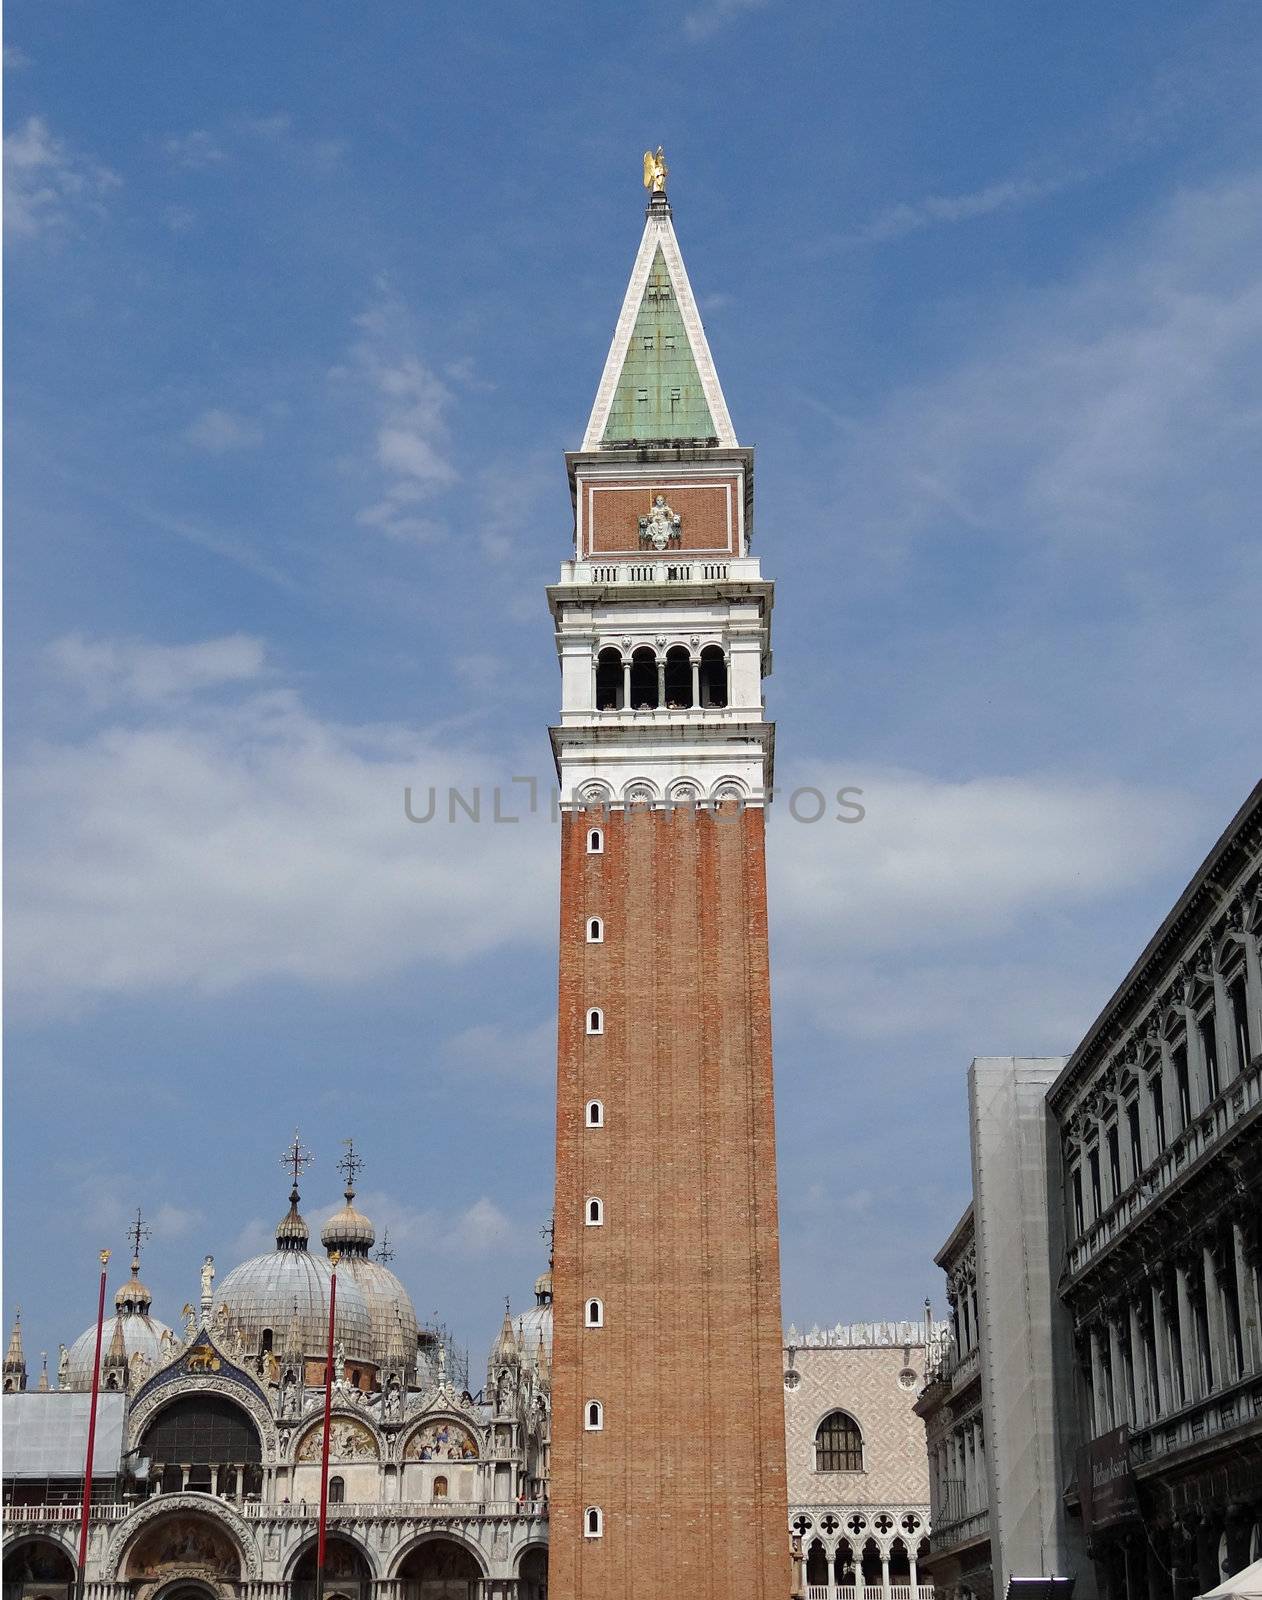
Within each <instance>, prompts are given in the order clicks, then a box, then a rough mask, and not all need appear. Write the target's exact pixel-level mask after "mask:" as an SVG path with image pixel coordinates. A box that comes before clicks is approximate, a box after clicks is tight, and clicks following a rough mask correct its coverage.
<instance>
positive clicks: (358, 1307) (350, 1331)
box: [211, 1186, 376, 1365]
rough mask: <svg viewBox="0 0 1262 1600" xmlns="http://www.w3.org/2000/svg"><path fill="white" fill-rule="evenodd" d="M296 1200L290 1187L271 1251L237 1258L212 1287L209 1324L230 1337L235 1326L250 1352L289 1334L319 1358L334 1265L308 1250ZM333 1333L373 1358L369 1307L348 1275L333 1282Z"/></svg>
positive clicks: (358, 1356)
mask: <svg viewBox="0 0 1262 1600" xmlns="http://www.w3.org/2000/svg"><path fill="white" fill-rule="evenodd" d="M299 1198H300V1197H299V1194H298V1189H297V1186H295V1187H294V1188H293V1189H292V1190H291V1191H290V1195H289V1210H288V1212H287V1213H286V1214H285V1216H283V1217H282V1218H281V1220H280V1222H279V1224H278V1225H277V1228H276V1248H275V1250H269V1251H268V1252H266V1254H264V1255H260V1256H253V1257H251V1258H250V1260H248V1261H243V1262H242V1263H241V1265H240V1266H239V1267H234V1268H233V1269H232V1271H231V1272H229V1273H228V1274H227V1276H226V1277H225V1278H224V1279H223V1281H222V1282H221V1283H220V1284H219V1285H218V1287H217V1288H216V1290H215V1296H214V1300H213V1302H212V1306H211V1322H212V1325H213V1326H214V1327H215V1328H216V1329H217V1328H218V1327H219V1326H221V1325H223V1326H224V1327H225V1329H226V1331H227V1333H228V1334H229V1335H231V1334H232V1332H233V1331H234V1330H238V1331H239V1332H240V1334H241V1342H242V1344H243V1345H244V1347H245V1350H246V1352H247V1353H248V1354H249V1355H250V1356H256V1355H258V1354H259V1353H260V1352H261V1351H263V1350H264V1349H279V1348H281V1347H282V1345H283V1344H286V1345H287V1344H288V1343H289V1341H290V1340H294V1341H297V1342H298V1343H300V1344H301V1354H302V1355H303V1356H306V1357H310V1358H311V1359H313V1360H323V1359H324V1355H325V1352H326V1350H327V1349H328V1338H329V1292H330V1285H331V1283H332V1278H333V1269H332V1267H331V1266H330V1265H329V1263H328V1261H326V1260H325V1259H324V1257H322V1256H313V1255H312V1254H311V1253H310V1251H309V1250H308V1249H307V1241H308V1239H309V1238H310V1231H309V1229H308V1228H307V1224H306V1222H305V1221H304V1220H303V1218H302V1215H301V1213H300V1212H299V1210H298V1200H299ZM334 1338H335V1339H340V1340H341V1341H342V1344H343V1346H344V1348H345V1350H346V1355H347V1359H348V1360H350V1361H362V1362H365V1363H366V1364H368V1365H374V1364H375V1363H376V1355H375V1352H374V1349H373V1338H372V1319H371V1318H370V1316H369V1314H368V1306H367V1304H366V1303H365V1301H364V1297H363V1295H362V1294H361V1293H360V1291H359V1289H358V1287H357V1286H356V1284H355V1281H354V1279H353V1278H352V1279H350V1280H349V1281H348V1280H347V1278H346V1276H345V1275H343V1277H342V1278H341V1280H340V1281H339V1283H338V1286H337V1313H336V1317H335V1319H334Z"/></svg>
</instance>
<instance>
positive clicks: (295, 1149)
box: [280, 1128, 315, 1189]
mask: <svg viewBox="0 0 1262 1600" xmlns="http://www.w3.org/2000/svg"><path fill="white" fill-rule="evenodd" d="M314 1160H315V1157H314V1156H313V1155H312V1154H311V1152H310V1150H307V1149H305V1148H304V1147H303V1144H302V1141H301V1140H300V1139H299V1137H298V1130H297V1128H295V1129H294V1142H293V1143H292V1144H291V1145H289V1146H287V1147H286V1150H285V1153H284V1155H283V1156H281V1158H280V1164H281V1166H282V1167H290V1168H292V1170H293V1178H294V1188H295V1189H296V1188H297V1187H298V1179H299V1178H300V1177H301V1176H302V1174H303V1172H304V1170H305V1169H306V1168H307V1167H309V1166H310V1165H311V1163H312V1162H313V1161H314Z"/></svg>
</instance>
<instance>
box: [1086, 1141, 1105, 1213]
mask: <svg viewBox="0 0 1262 1600" xmlns="http://www.w3.org/2000/svg"><path fill="white" fill-rule="evenodd" d="M1087 1171H1088V1172H1089V1173H1090V1174H1091V1220H1092V1222H1094V1221H1095V1220H1096V1219H1097V1218H1098V1217H1099V1216H1100V1215H1101V1213H1102V1212H1103V1210H1104V1205H1103V1203H1102V1201H1101V1198H1100V1152H1099V1150H1092V1151H1091V1152H1090V1153H1089V1154H1088V1156H1087Z"/></svg>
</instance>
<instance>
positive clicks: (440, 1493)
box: [434, 1478, 447, 1500]
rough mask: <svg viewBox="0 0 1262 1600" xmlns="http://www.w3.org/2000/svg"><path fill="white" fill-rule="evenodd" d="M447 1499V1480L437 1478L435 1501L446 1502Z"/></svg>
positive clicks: (435, 1480) (435, 1481)
mask: <svg viewBox="0 0 1262 1600" xmlns="http://www.w3.org/2000/svg"><path fill="white" fill-rule="evenodd" d="M446 1498H447V1480H446V1478H435V1479H434V1499H435V1500H445V1499H446Z"/></svg>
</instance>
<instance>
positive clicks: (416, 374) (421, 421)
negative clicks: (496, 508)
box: [333, 292, 459, 544]
mask: <svg viewBox="0 0 1262 1600" xmlns="http://www.w3.org/2000/svg"><path fill="white" fill-rule="evenodd" d="M356 326H357V328H358V330H359V338H358V339H357V340H356V341H355V344H354V346H353V347H352V349H351V352H350V356H349V359H348V361H347V362H346V364H345V365H343V366H341V367H338V368H337V369H335V371H334V374H333V376H334V379H335V380H336V381H337V382H338V383H339V384H340V385H341V386H342V387H343V388H345V389H347V390H348V391H349V393H350V394H351V395H352V396H353V398H354V403H355V406H356V409H357V410H362V409H364V408H365V407H366V408H367V409H368V410H369V412H370V414H372V415H373V416H374V419H375V420H374V432H373V440H372V455H373V462H374V464H375V467H376V468H377V469H378V472H377V490H376V495H375V498H374V499H373V501H372V502H371V504H369V505H367V506H365V507H364V508H363V509H362V510H361V511H360V512H359V513H358V515H357V517H356V521H358V522H359V523H360V525H361V526H363V527H369V528H377V529H379V530H380V531H381V532H382V533H385V534H386V535H387V536H388V537H390V538H393V539H399V540H405V541H408V542H411V543H418V544H424V543H429V542H430V541H432V540H434V539H437V538H440V537H442V535H443V533H444V531H445V530H444V528H443V525H442V522H441V520H440V519H437V518H435V517H433V516H432V515H430V514H429V512H428V511H427V510H422V507H423V506H424V505H425V503H426V502H428V501H430V500H432V499H433V497H435V496H436V495H439V494H441V493H442V491H443V490H445V489H448V488H450V487H451V485H452V484H454V483H455V482H456V481H457V479H458V476H459V474H458V473H457V471H456V469H455V467H454V466H453V464H452V462H451V459H450V451H451V439H450V429H449V427H448V422H447V412H448V410H449V408H450V405H451V391H450V390H449V389H448V388H447V386H446V385H445V384H444V383H443V381H442V379H441V378H439V377H438V376H437V374H436V373H435V372H434V371H433V370H432V368H431V367H430V366H429V365H428V364H427V363H426V362H425V361H424V360H423V359H422V357H421V356H420V354H419V353H418V351H417V350H416V348H415V346H416V342H417V341H416V334H415V330H414V328H413V326H412V319H411V317H410V316H409V315H408V312H407V310H406V308H405V307H404V306H403V305H402V303H401V302H400V301H399V300H398V299H396V298H395V297H393V296H391V295H389V294H388V293H385V292H383V293H382V294H380V295H379V297H378V299H377V301H376V302H375V304H374V305H373V306H372V307H371V308H370V309H369V310H368V311H366V312H365V313H363V315H361V316H360V317H358V318H356Z"/></svg>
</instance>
